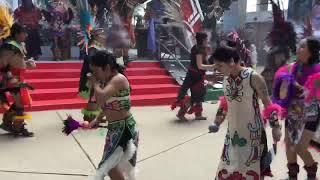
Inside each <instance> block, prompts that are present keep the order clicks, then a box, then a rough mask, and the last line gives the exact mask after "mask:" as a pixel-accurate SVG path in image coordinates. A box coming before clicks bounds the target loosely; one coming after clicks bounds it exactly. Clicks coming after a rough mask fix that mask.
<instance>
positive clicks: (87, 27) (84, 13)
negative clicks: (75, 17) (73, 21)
mask: <svg viewBox="0 0 320 180" xmlns="http://www.w3.org/2000/svg"><path fill="white" fill-rule="evenodd" d="M77 3H78V6H79V11H80V26H81V31H82V32H81V34H82V35H81V36H82V37H83V40H82V41H81V42H83V46H84V48H85V49H86V52H87V53H88V43H89V40H90V39H91V32H92V31H93V29H94V27H95V25H94V21H93V17H92V15H91V11H90V6H89V3H88V0H77ZM78 45H81V44H79V43H78Z"/></svg>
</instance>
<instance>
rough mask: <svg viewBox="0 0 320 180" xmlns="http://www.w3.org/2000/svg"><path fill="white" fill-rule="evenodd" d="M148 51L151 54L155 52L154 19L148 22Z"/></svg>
mask: <svg viewBox="0 0 320 180" xmlns="http://www.w3.org/2000/svg"><path fill="white" fill-rule="evenodd" d="M148 50H150V51H151V52H152V53H155V52H157V45H156V31H155V21H154V18H151V19H150V20H149V28H148Z"/></svg>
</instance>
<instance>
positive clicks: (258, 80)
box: [252, 74, 271, 107]
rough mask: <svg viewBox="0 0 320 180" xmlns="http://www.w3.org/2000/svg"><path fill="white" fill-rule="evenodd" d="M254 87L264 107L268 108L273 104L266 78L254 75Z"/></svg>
mask: <svg viewBox="0 0 320 180" xmlns="http://www.w3.org/2000/svg"><path fill="white" fill-rule="evenodd" d="M252 86H253V88H254V89H255V90H256V92H257V93H258V96H259V98H260V99H261V100H262V102H263V104H264V106H265V107H266V106H268V105H269V104H270V103H271V100H270V97H269V93H268V88H267V84H266V82H265V80H264V78H263V77H262V76H260V75H258V74H253V75H252Z"/></svg>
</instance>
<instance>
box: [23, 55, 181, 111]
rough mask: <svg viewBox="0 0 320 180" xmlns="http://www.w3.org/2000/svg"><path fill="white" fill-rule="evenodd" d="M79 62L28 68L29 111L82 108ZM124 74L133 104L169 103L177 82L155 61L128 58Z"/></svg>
mask: <svg viewBox="0 0 320 180" xmlns="http://www.w3.org/2000/svg"><path fill="white" fill-rule="evenodd" d="M81 66H82V63H81V62H74V61H73V62H39V63H37V69H34V70H28V71H27V73H26V82H28V83H29V84H31V85H33V86H34V87H35V90H34V91H30V94H31V97H32V99H33V104H32V108H31V109H28V110H29V111H44V110H55V109H78V108H83V107H84V106H85V104H86V101H85V100H83V99H81V98H80V97H78V83H79V77H80V70H81ZM125 74H126V75H127V77H128V79H129V81H130V84H131V87H132V92H131V100H132V105H133V106H154V105H169V104H171V103H172V102H173V101H174V100H175V97H176V95H177V92H178V89H179V86H178V85H177V84H176V83H175V81H174V79H173V78H172V77H171V76H169V75H168V74H167V71H166V70H165V69H163V68H161V67H160V63H159V62H149V61H144V62H131V63H129V65H128V67H127V69H126V71H125Z"/></svg>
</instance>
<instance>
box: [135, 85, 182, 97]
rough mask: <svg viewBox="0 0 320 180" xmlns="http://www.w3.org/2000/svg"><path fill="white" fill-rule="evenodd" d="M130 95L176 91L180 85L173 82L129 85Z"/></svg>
mask: <svg viewBox="0 0 320 180" xmlns="http://www.w3.org/2000/svg"><path fill="white" fill-rule="evenodd" d="M131 88H132V93H131V94H132V95H144V94H166V93H175V94H176V93H177V92H178V90H179V88H180V86H178V85H174V84H149V85H131Z"/></svg>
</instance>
